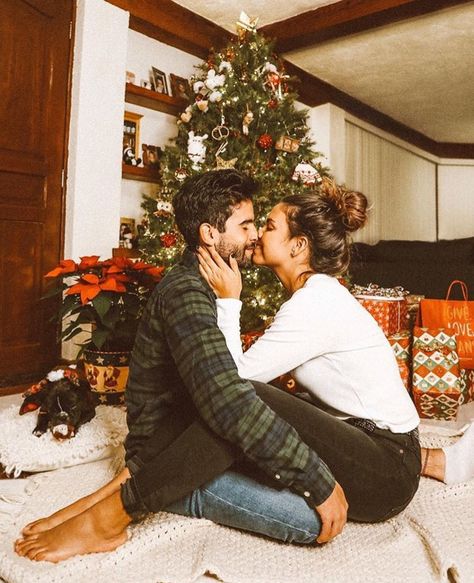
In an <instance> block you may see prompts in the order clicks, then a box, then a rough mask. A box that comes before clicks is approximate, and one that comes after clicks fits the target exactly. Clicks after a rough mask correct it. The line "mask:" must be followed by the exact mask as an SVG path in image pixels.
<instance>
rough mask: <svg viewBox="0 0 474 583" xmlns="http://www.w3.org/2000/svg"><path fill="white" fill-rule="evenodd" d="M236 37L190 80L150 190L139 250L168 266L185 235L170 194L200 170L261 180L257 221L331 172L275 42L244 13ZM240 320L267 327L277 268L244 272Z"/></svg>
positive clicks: (274, 304) (280, 294) (275, 300)
mask: <svg viewBox="0 0 474 583" xmlns="http://www.w3.org/2000/svg"><path fill="white" fill-rule="evenodd" d="M238 33H239V35H238V38H237V39H236V40H235V41H231V42H230V43H229V44H228V45H227V46H226V47H225V48H224V49H223V50H220V51H213V52H211V54H210V56H209V58H208V60H207V62H204V63H202V64H201V65H200V66H199V67H198V70H199V73H198V74H197V75H196V76H195V77H193V79H192V80H191V93H192V103H191V104H190V105H189V106H188V107H187V108H186V110H185V111H184V112H183V113H182V114H181V116H180V118H179V119H178V127H179V129H178V136H177V137H176V139H175V140H174V141H173V143H172V145H170V146H166V148H165V149H164V152H163V156H162V159H161V170H162V185H161V188H160V191H159V192H158V194H157V197H156V198H152V197H145V199H144V202H143V204H142V207H143V209H144V211H145V220H144V222H143V229H142V234H141V237H140V250H141V251H142V253H143V254H144V256H145V258H146V260H147V261H149V262H151V263H155V264H157V265H162V266H165V267H169V266H171V265H173V264H174V263H175V262H176V261H177V260H178V259H179V257H180V255H181V252H182V250H183V242H182V240H181V239H180V236H179V233H178V232H177V230H176V227H175V224H174V218H173V208H172V204H171V201H172V198H173V195H174V193H175V192H176V191H177V189H178V188H179V187H180V185H181V183H182V181H183V180H185V179H186V178H187V177H188V176H191V175H192V174H193V173H196V172H204V171H207V170H211V169H215V168H236V169H238V170H240V171H242V172H245V173H248V174H250V175H251V176H252V177H253V178H255V179H256V180H257V181H258V182H259V184H260V190H259V192H258V195H257V196H256V197H255V199H254V208H255V216H256V218H257V224H262V223H263V222H264V220H265V217H266V215H267V214H268V213H269V211H270V210H271V208H272V207H273V206H274V205H275V204H277V203H278V201H279V200H280V199H281V198H282V197H283V196H286V195H288V194H294V193H297V192H301V191H302V189H307V188H314V187H315V186H317V184H318V182H320V181H321V176H322V175H324V174H327V171H326V169H325V168H322V167H321V165H320V164H319V163H318V162H317V159H318V158H320V157H321V154H320V153H319V152H317V151H315V150H314V149H313V146H314V143H313V142H312V141H311V140H310V138H309V137H308V126H307V125H306V119H307V111H306V110H301V109H299V110H298V109H296V108H295V104H294V102H295V99H296V97H297V95H296V93H295V91H294V89H293V84H294V82H295V80H294V79H291V78H290V77H289V76H288V75H286V73H285V70H284V67H283V65H282V62H281V60H280V59H279V58H278V57H277V56H276V55H275V54H274V53H273V50H272V46H273V43H272V42H270V41H268V40H267V39H265V38H264V37H263V36H262V35H260V34H258V33H257V31H256V29H255V24H254V23H250V22H249V21H248V19H247V18H246V17H245V15H241V21H240V22H239V23H238ZM243 283H244V289H243V292H242V300H243V304H244V305H243V310H242V328H243V330H253V329H257V328H259V327H260V328H261V327H262V325H264V324H265V322H266V321H267V320H268V318H271V317H272V316H273V315H274V313H275V311H276V310H277V309H278V307H279V306H280V304H281V303H282V301H283V300H284V299H285V292H284V290H283V288H282V286H281V285H280V283H279V282H278V281H277V280H276V278H275V277H274V276H273V274H272V273H271V272H270V271H269V270H266V269H262V268H248V269H245V270H244V272H243Z"/></svg>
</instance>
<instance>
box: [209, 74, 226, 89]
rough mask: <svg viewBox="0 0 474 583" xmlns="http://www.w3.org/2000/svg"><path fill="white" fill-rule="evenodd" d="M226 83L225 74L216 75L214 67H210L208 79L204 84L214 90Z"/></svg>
mask: <svg viewBox="0 0 474 583" xmlns="http://www.w3.org/2000/svg"><path fill="white" fill-rule="evenodd" d="M224 83H225V75H216V71H215V70H214V69H209V71H208V72H207V79H206V80H205V81H204V85H205V86H206V87H207V88H208V89H210V90H211V91H213V90H214V89H216V88H217V87H222V85H224Z"/></svg>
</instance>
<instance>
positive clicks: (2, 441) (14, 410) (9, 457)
mask: <svg viewBox="0 0 474 583" xmlns="http://www.w3.org/2000/svg"><path fill="white" fill-rule="evenodd" d="M18 409H19V407H18V406H15V405H11V406H10V407H8V408H6V409H5V410H3V411H1V412H0V464H2V465H3V466H4V467H5V471H6V473H7V474H9V475H13V476H15V477H18V476H19V475H20V474H21V472H23V471H25V472H44V471H48V470H53V469H58V468H64V467H68V466H73V465H77V464H81V463H87V462H91V461H95V460H98V459H103V458H105V457H109V456H111V455H113V454H114V452H115V448H117V447H118V446H120V445H121V444H122V443H123V441H124V439H125V436H126V435H127V431H128V429H127V423H126V418H125V417H126V415H125V412H124V411H122V410H120V409H118V408H115V407H106V406H105V405H99V406H98V407H97V408H96V414H95V417H94V418H93V419H92V420H91V421H89V422H88V423H85V424H84V425H82V426H81V427H79V430H78V432H77V435H76V436H75V437H73V438H72V439H67V440H64V441H59V440H57V439H55V438H54V437H53V435H52V433H51V431H47V432H46V433H44V434H43V435H41V436H40V437H36V436H35V435H33V433H32V431H33V429H34V428H35V426H36V423H37V419H38V411H33V412H32V413H26V414H25V415H21V416H20V415H19V413H18Z"/></svg>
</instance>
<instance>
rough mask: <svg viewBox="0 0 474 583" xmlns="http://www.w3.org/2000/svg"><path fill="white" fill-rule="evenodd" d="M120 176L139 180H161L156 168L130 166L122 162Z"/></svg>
mask: <svg viewBox="0 0 474 583" xmlns="http://www.w3.org/2000/svg"><path fill="white" fill-rule="evenodd" d="M122 178H126V179H128V180H141V181H142V182H161V176H160V171H159V170H158V168H150V167H144V166H130V165H128V164H122Z"/></svg>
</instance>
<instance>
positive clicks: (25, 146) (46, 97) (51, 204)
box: [0, 0, 73, 386]
mask: <svg viewBox="0 0 474 583" xmlns="http://www.w3.org/2000/svg"><path fill="white" fill-rule="evenodd" d="M72 18H73V0H0V39H1V41H0V44H1V51H0V383H2V384H3V385H5V384H8V383H10V384H15V381H17V382H22V381H24V380H26V379H27V377H28V376H32V375H33V374H35V373H36V374H38V373H42V372H44V371H45V370H46V369H47V368H48V367H49V366H50V365H52V364H55V363H56V361H57V358H58V344H57V341H56V338H55V327H54V325H52V324H51V323H48V319H49V317H50V313H49V314H48V311H49V312H51V310H52V309H53V308H52V307H51V304H49V307H47V306H46V304H45V302H44V301H40V297H41V296H42V295H43V293H44V279H43V275H44V273H45V272H46V271H47V270H49V269H51V268H52V267H53V266H54V265H55V264H56V263H57V261H58V260H59V258H60V255H61V252H62V248H63V232H64V226H63V225H64V218H63V217H64V196H63V194H64V193H63V176H64V167H65V156H66V134H67V127H68V123H67V122H68V116H69V97H68V95H69V84H70V74H69V72H70V54H71V39H70V36H71V32H70V31H71V30H72V26H71V21H72ZM0 386H1V384H0Z"/></svg>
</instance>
